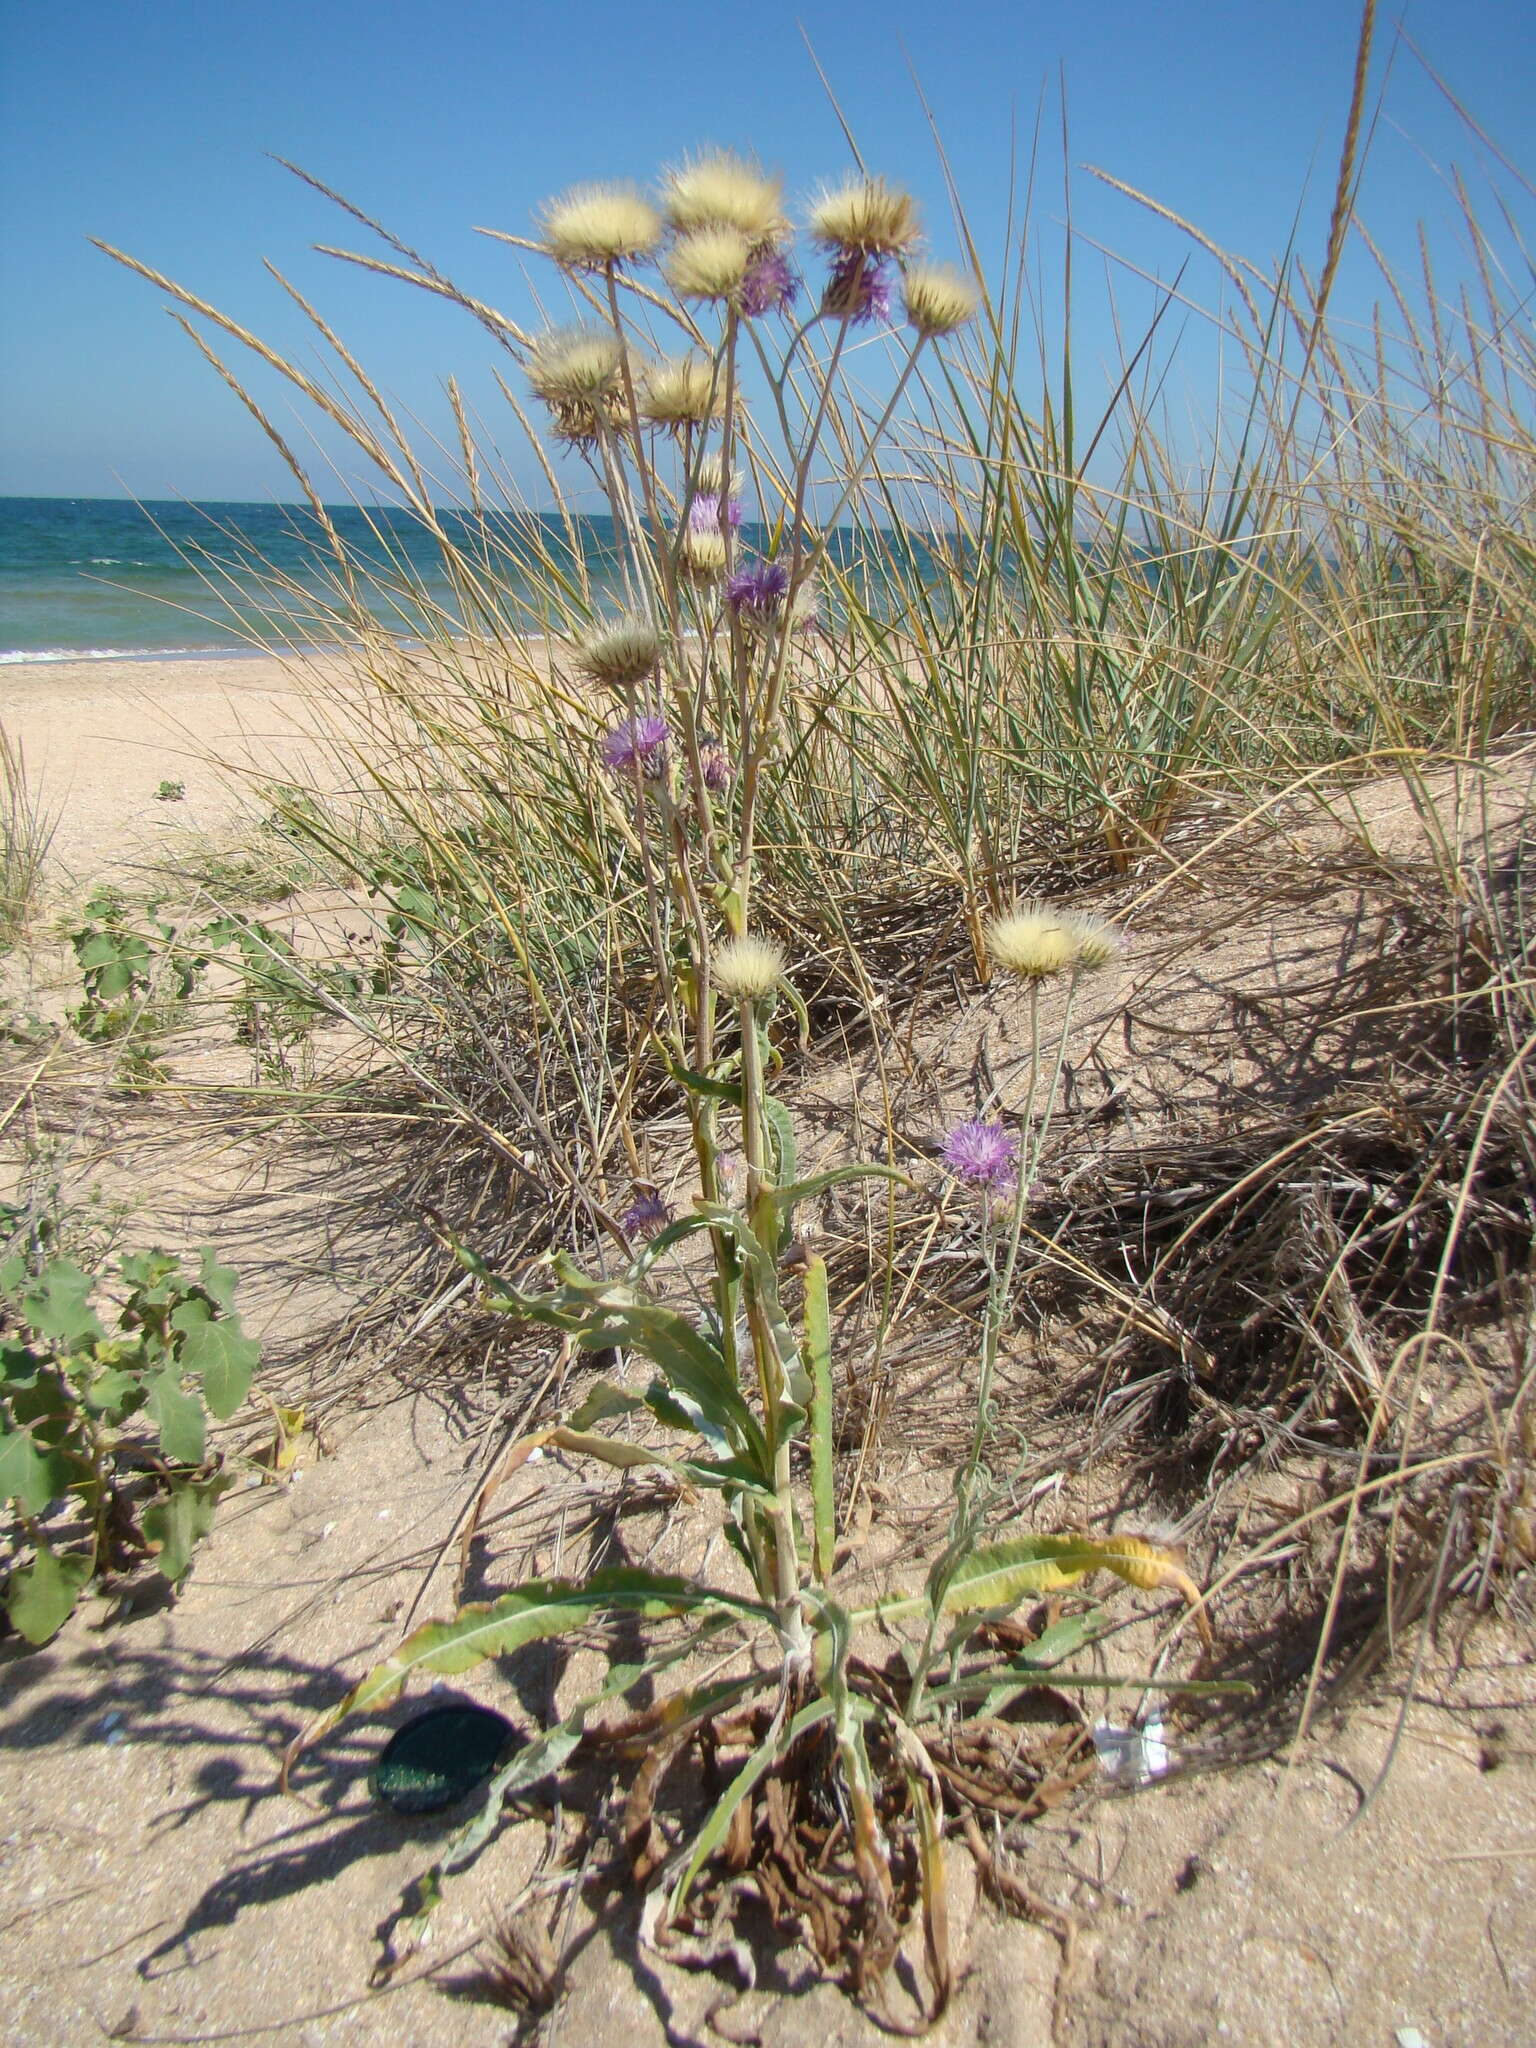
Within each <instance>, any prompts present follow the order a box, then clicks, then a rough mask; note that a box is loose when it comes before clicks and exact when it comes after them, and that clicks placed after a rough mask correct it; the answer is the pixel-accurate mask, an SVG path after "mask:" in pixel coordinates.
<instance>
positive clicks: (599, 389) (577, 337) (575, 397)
mask: <svg viewBox="0 0 1536 2048" xmlns="http://www.w3.org/2000/svg"><path fill="white" fill-rule="evenodd" d="M622 361H623V349H622V347H621V346H620V343H619V339H618V336H617V335H615V334H612V333H610V332H609V331H608V329H607V328H605V327H556V328H552V329H551V330H550V331H549V332H548V333H547V334H541V335H540V336H539V338H538V339H537V341H535V342H534V344H533V346H532V348H531V349H530V350H529V352H528V382H529V383H530V384H531V385H532V386H533V389H534V394H535V396H536V397H539V398H542V399H544V400H545V401H546V403H548V404H550V405H573V404H574V405H580V404H588V405H590V404H591V403H592V402H593V401H594V400H596V399H599V398H604V397H606V396H607V394H608V393H609V392H610V391H613V390H615V389H616V388H617V386H618V381H619V369H620V365H621V363H622Z"/></svg>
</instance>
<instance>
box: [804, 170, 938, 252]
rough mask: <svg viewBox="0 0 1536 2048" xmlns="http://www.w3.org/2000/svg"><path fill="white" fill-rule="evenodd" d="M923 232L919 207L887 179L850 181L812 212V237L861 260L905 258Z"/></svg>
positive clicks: (825, 198)
mask: <svg viewBox="0 0 1536 2048" xmlns="http://www.w3.org/2000/svg"><path fill="white" fill-rule="evenodd" d="M921 232H922V230H921V227H920V224H919V222H918V217H917V206H916V204H915V203H914V201H913V200H912V198H911V197H910V196H909V194H907V193H905V192H901V191H898V190H897V188H896V187H895V186H894V185H888V184H887V183H886V182H885V180H884V178H850V179H849V180H848V182H847V183H846V184H844V185H839V186H838V187H837V189H836V191H833V192H828V193H825V194H824V195H823V196H822V197H821V198H820V199H818V200H817V201H816V204H815V205H814V206H813V207H812V208H811V233H812V234H813V235H814V236H815V237H816V239H817V241H818V242H825V243H826V244H828V246H829V247H832V248H836V249H842V250H849V251H854V252H856V253H857V254H858V255H860V256H866V257H867V256H877V257H878V256H903V255H905V254H906V252H907V250H908V249H910V248H911V247H912V245H913V243H914V242H915V241H916V240H917V238H918V236H919V234H920V233H921Z"/></svg>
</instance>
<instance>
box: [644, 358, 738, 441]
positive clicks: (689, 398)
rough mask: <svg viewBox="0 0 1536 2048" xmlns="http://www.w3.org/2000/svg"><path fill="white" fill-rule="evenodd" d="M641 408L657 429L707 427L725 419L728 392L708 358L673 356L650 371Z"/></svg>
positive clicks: (645, 383)
mask: <svg viewBox="0 0 1536 2048" xmlns="http://www.w3.org/2000/svg"><path fill="white" fill-rule="evenodd" d="M639 406H640V416H641V418H642V419H647V420H650V421H652V422H653V423H654V424H655V425H656V426H658V427H705V426H708V425H709V424H710V423H711V422H712V421H714V420H720V419H723V418H724V417H725V388H724V385H723V383H722V382H721V380H720V379H718V378H717V377H716V376H715V373H714V369H713V366H712V365H711V364H710V363H709V361H708V360H707V358H706V357H704V356H697V355H689V356H672V357H669V358H668V359H667V360H666V361H665V362H661V363H657V364H656V365H655V366H654V368H652V369H651V370H649V371H647V373H646V377H645V382H644V384H643V385H642V386H641V390H640V397H639Z"/></svg>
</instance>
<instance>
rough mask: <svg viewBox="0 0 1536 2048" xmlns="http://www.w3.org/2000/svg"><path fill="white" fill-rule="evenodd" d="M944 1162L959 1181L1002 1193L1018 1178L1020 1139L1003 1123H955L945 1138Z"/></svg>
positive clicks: (991, 1191)
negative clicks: (1006, 1128) (1004, 1126)
mask: <svg viewBox="0 0 1536 2048" xmlns="http://www.w3.org/2000/svg"><path fill="white" fill-rule="evenodd" d="M943 1156H944V1164H945V1165H946V1166H947V1167H948V1168H949V1170H950V1172H951V1173H952V1174H953V1175H954V1176H955V1178H956V1180H964V1181H969V1182H970V1183H971V1185H972V1186H973V1187H978V1188H986V1189H987V1190H988V1191H989V1192H990V1193H992V1194H1002V1193H1004V1192H1005V1191H1006V1190H1007V1189H1009V1188H1011V1187H1013V1186H1014V1184H1015V1182H1016V1181H1017V1179H1018V1158H1019V1141H1018V1139H1017V1138H1015V1137H1014V1135H1013V1133H1012V1132H1011V1131H1007V1130H1004V1128H1003V1126H1002V1125H1001V1124H984V1123H980V1122H972V1123H965V1124H956V1125H955V1128H954V1129H953V1130H952V1131H951V1132H950V1134H949V1136H948V1137H947V1138H946V1139H945V1140H944V1155H943Z"/></svg>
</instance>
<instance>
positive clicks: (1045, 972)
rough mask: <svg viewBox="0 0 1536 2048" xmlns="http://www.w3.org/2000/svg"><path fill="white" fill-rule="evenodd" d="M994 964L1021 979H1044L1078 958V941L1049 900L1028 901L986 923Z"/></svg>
mask: <svg viewBox="0 0 1536 2048" xmlns="http://www.w3.org/2000/svg"><path fill="white" fill-rule="evenodd" d="M987 951H988V952H989V953H990V954H991V956H992V961H993V964H994V965H995V966H997V967H1000V968H1001V969H1002V970H1003V972H1004V973H1005V974H1016V975H1018V976H1019V978H1020V980H1021V981H1044V980H1046V979H1048V977H1049V976H1051V975H1053V974H1062V973H1065V971H1066V970H1067V968H1069V967H1071V966H1073V965H1074V963H1075V962H1076V960H1077V941H1076V939H1075V938H1074V937H1073V935H1072V933H1071V932H1070V931H1069V930H1068V928H1067V925H1066V921H1065V920H1064V919H1063V918H1062V917H1061V916H1060V915H1059V914H1058V913H1057V912H1056V911H1054V910H1052V909H1051V907H1050V905H1049V904H1047V903H1026V904H1022V905H1021V906H1020V907H1019V909H1017V910H1015V911H1012V912H1010V913H1009V915H1008V916H1007V917H998V918H994V919H993V921H992V923H991V924H989V925H988V926H987Z"/></svg>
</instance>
